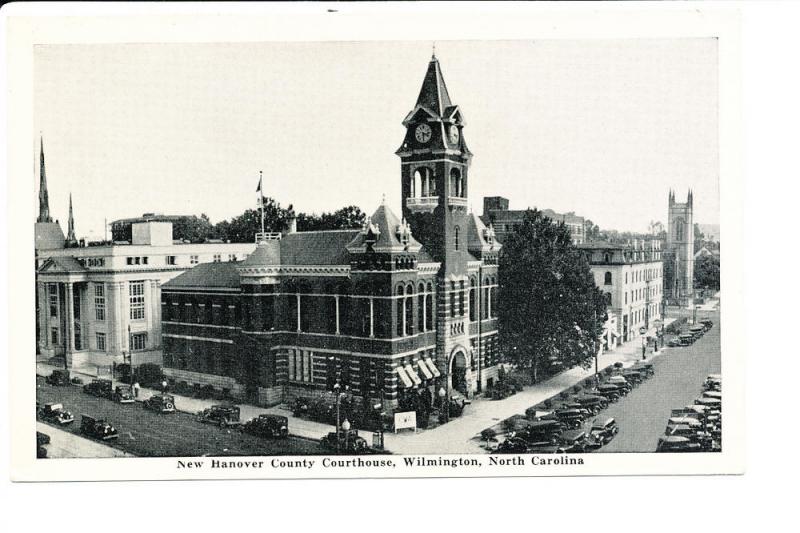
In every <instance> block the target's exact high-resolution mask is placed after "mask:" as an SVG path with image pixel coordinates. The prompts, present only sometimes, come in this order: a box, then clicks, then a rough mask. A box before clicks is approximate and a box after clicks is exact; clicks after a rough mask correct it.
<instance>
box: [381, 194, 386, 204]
mask: <svg viewBox="0 0 800 533" xmlns="http://www.w3.org/2000/svg"><path fill="white" fill-rule="evenodd" d="M381 205H386V193H383V194H382V195H381Z"/></svg>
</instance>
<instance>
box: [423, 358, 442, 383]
mask: <svg viewBox="0 0 800 533" xmlns="http://www.w3.org/2000/svg"><path fill="white" fill-rule="evenodd" d="M425 364H427V365H428V368H430V370H431V374H433V377H435V378H438V377H440V376H441V375H442V374H441V372H439V369H438V368H436V365H435V364H434V362H433V361H432V360H431V358H430V357H426V358H425Z"/></svg>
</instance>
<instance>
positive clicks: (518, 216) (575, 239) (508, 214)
mask: <svg viewBox="0 0 800 533" xmlns="http://www.w3.org/2000/svg"><path fill="white" fill-rule="evenodd" d="M526 211H527V210H525V209H522V210H510V209H509V208H508V199H507V198H503V197H502V196H488V197H485V198H484V199H483V216H481V220H483V223H484V224H486V225H491V226H492V228H493V229H494V232H495V235H496V236H497V240H498V241H500V242H501V243H502V242H504V241H505V238H506V236H507V235H508V234H509V233H511V232H513V231H514V228H515V227H516V226H518V225H519V224H521V223H522V219H523V217H524V216H525V212H526ZM540 211H541V213H542V215H544V216H546V217H548V218H550V219H551V220H553V221H554V222H562V223H564V225H565V226H566V227H567V229H568V230H569V232H570V235H571V236H572V243H573V244H583V243H584V242H586V219H585V218H584V217H581V216H578V215H576V214H575V213H574V212H569V213H556V212H555V211H553V210H552V209H540Z"/></svg>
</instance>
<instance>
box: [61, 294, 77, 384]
mask: <svg viewBox="0 0 800 533" xmlns="http://www.w3.org/2000/svg"><path fill="white" fill-rule="evenodd" d="M72 288H73V284H72V283H71V282H67V283H65V284H64V300H65V302H64V307H65V309H64V310H65V311H66V319H65V321H64V359H66V361H67V368H72V352H73V351H74V350H75V338H74V337H73V334H74V331H75V314H74V312H73V305H74V303H73V294H72Z"/></svg>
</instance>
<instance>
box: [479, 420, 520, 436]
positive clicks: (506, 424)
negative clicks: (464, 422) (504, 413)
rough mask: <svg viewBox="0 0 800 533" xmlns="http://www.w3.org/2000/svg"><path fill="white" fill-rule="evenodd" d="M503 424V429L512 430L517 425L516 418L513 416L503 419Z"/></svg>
mask: <svg viewBox="0 0 800 533" xmlns="http://www.w3.org/2000/svg"><path fill="white" fill-rule="evenodd" d="M502 426H503V430H504V431H512V430H513V429H514V427H515V424H514V419H513V418H506V419H505V420H503V423H502ZM481 435H483V434H481Z"/></svg>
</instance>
